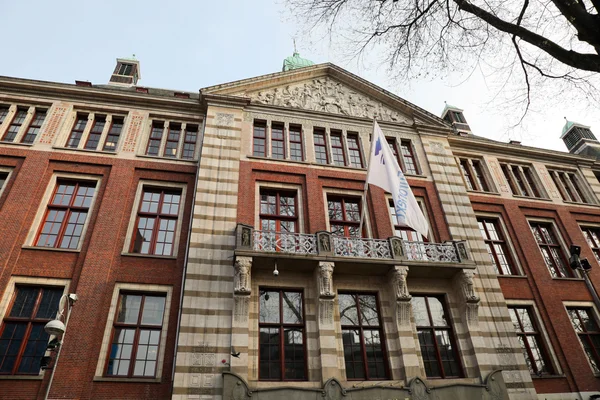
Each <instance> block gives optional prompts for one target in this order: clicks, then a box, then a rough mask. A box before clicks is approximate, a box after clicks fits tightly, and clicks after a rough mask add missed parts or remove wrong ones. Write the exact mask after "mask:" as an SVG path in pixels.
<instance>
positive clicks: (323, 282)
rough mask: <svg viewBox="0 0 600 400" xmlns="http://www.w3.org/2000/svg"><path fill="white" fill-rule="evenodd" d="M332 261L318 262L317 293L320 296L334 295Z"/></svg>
mask: <svg viewBox="0 0 600 400" xmlns="http://www.w3.org/2000/svg"><path fill="white" fill-rule="evenodd" d="M333 265H334V264H333V263H332V262H321V263H319V294H320V297H334V296H335V292H334V291H333Z"/></svg>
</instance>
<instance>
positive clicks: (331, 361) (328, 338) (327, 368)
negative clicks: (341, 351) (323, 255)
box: [315, 261, 342, 383]
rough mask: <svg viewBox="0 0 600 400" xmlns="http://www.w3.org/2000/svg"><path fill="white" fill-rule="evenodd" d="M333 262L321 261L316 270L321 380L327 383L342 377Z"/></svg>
mask: <svg viewBox="0 0 600 400" xmlns="http://www.w3.org/2000/svg"><path fill="white" fill-rule="evenodd" d="M334 267H335V264H334V263H332V262H326V261H321V262H319V266H318V267H317V269H316V271H315V278H316V281H317V287H318V289H319V297H318V298H317V311H318V318H317V326H318V340H317V343H318V344H319V349H318V351H319V357H320V358H321V380H322V383H325V381H327V380H328V379H329V378H337V379H342V377H341V374H340V368H339V367H338V356H337V340H336V334H335V328H334V322H333V307H334V306H335V291H334V290H333V269H334Z"/></svg>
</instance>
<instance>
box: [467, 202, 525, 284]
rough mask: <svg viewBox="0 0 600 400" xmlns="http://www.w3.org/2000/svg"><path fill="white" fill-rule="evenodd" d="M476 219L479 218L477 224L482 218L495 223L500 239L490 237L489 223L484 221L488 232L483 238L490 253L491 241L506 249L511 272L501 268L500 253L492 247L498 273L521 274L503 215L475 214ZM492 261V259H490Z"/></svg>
mask: <svg viewBox="0 0 600 400" xmlns="http://www.w3.org/2000/svg"><path fill="white" fill-rule="evenodd" d="M475 217H476V219H477V225H478V226H479V223H480V220H483V221H488V222H491V223H493V224H494V225H495V228H496V232H497V236H498V240H496V239H490V235H489V232H488V228H487V225H485V223H484V230H485V232H486V237H483V235H482V239H483V241H484V243H485V245H486V248H487V250H488V254H489V253H490V247H489V243H490V242H491V243H492V244H498V245H500V246H501V247H502V248H503V250H504V257H505V258H506V260H507V262H508V268H509V272H510V273H505V272H504V271H502V269H501V268H500V263H499V258H498V254H497V251H496V249H495V247H494V246H492V247H491V249H492V253H493V254H490V255H491V256H492V257H493V259H494V268H496V270H497V271H496V274H497V275H500V276H520V275H521V273H520V270H519V268H518V264H517V262H516V257H515V254H514V250H513V247H512V242H511V240H510V236H509V235H508V232H507V231H506V229H505V226H504V221H503V219H502V216H500V215H484V214H476V215H475ZM479 231H480V232H481V228H479ZM490 261H491V260H490Z"/></svg>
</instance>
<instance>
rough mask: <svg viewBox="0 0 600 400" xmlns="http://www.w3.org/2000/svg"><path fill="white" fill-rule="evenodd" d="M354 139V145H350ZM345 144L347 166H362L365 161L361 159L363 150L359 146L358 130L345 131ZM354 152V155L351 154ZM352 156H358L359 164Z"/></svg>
mask: <svg viewBox="0 0 600 400" xmlns="http://www.w3.org/2000/svg"><path fill="white" fill-rule="evenodd" d="M352 141H354V146H355V147H351V146H350V143H351V142H352ZM346 144H347V147H348V166H349V167H352V168H361V169H362V168H364V167H365V162H364V159H363V152H362V148H361V142H360V135H359V134H358V132H347V133H346ZM353 153H354V155H353ZM353 158H358V161H359V164H358V165H356V164H355V163H354V161H352V160H353Z"/></svg>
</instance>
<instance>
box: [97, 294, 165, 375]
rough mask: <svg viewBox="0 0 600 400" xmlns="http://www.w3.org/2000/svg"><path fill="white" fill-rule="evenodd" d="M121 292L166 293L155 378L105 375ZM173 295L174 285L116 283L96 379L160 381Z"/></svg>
mask: <svg viewBox="0 0 600 400" xmlns="http://www.w3.org/2000/svg"><path fill="white" fill-rule="evenodd" d="M121 292H140V293H144V294H148V295H152V294H158V295H165V310H164V314H163V324H162V330H161V333H160V344H159V347H158V357H157V359H156V372H155V375H154V379H153V378H128V377H117V376H114V377H113V376H110V377H107V376H104V372H105V366H106V360H107V358H108V349H109V347H110V346H111V343H110V342H111V336H112V331H113V324H114V322H115V315H116V310H117V306H118V304H119V296H120V294H121ZM172 296H173V287H172V286H167V285H148V284H138V283H116V284H115V288H114V290H113V294H112V300H111V302H110V308H109V309H108V317H107V319H106V326H105V328H104V336H103V337H102V345H101V347H100V356H99V357H98V364H97V365H96V373H95V374H94V380H95V381H102V380H108V381H130V382H131V381H138V382H153V381H155V382H160V381H161V377H162V371H163V363H164V358H165V351H166V347H167V332H168V331H169V318H170V313H171V300H172Z"/></svg>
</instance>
